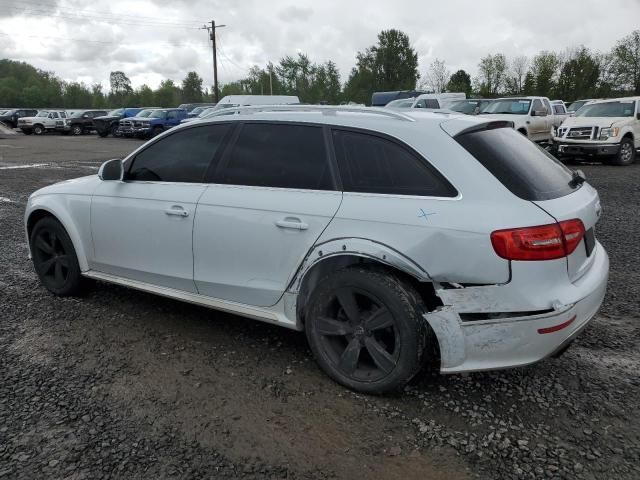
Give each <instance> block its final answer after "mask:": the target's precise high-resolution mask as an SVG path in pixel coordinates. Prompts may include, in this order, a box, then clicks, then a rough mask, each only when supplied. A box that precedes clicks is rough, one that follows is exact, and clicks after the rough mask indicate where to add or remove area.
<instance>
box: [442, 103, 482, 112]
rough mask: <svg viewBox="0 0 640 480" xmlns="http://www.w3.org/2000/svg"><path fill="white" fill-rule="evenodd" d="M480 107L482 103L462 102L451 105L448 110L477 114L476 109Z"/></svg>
mask: <svg viewBox="0 0 640 480" xmlns="http://www.w3.org/2000/svg"><path fill="white" fill-rule="evenodd" d="M479 107H480V102H478V101H475V100H462V101H457V102H453V103H451V104H450V105H449V106H448V107H447V108H448V109H449V110H453V111H454V112H460V113H467V114H469V113H475V111H476V108H479Z"/></svg>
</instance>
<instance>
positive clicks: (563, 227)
mask: <svg viewBox="0 0 640 480" xmlns="http://www.w3.org/2000/svg"><path fill="white" fill-rule="evenodd" d="M583 236H584V225H583V224H582V222H581V221H580V220H579V219H574V220H566V221H564V222H560V223H552V224H550V225H540V226H537V227H525V228H512V229H508V230H497V231H495V232H493V233H492V234H491V244H492V245H493V249H494V250H495V251H496V253H497V254H498V255H499V256H501V257H502V258H506V259H507V260H553V259H556V258H562V257H565V256H567V255H570V254H571V253H572V252H573V251H574V250H575V249H576V247H577V246H578V244H579V243H580V241H581V240H582V237H583Z"/></svg>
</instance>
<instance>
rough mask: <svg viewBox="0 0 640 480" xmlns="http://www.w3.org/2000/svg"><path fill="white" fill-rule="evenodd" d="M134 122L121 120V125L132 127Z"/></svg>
mask: <svg viewBox="0 0 640 480" xmlns="http://www.w3.org/2000/svg"><path fill="white" fill-rule="evenodd" d="M132 124H133V122H132V121H131V120H120V126H121V127H131V126H132Z"/></svg>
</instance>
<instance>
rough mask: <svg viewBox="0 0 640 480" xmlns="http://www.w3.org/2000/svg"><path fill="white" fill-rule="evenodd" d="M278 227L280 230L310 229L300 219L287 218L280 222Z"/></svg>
mask: <svg viewBox="0 0 640 480" xmlns="http://www.w3.org/2000/svg"><path fill="white" fill-rule="evenodd" d="M276 226H278V227H280V228H292V229H294V230H306V229H308V228H309V225H307V224H306V223H304V222H303V221H302V220H300V219H299V218H298V217H285V218H283V219H282V220H278V221H277V222H276Z"/></svg>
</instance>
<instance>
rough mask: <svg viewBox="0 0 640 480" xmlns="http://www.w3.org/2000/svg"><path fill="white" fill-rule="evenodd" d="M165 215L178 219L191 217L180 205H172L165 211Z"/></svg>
mask: <svg viewBox="0 0 640 480" xmlns="http://www.w3.org/2000/svg"><path fill="white" fill-rule="evenodd" d="M164 213H166V214H167V215H175V216H176V217H188V216H189V212H187V211H186V210H185V209H184V208H183V207H181V206H180V205H172V206H171V207H169V208H167V209H166V210H165V211H164Z"/></svg>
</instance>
